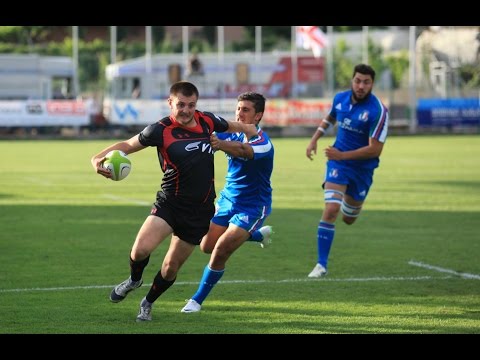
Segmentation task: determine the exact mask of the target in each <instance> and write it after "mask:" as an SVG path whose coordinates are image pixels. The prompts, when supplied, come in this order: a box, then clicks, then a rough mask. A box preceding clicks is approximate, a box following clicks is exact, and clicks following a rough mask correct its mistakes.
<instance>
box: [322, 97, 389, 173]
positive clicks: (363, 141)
mask: <svg viewBox="0 0 480 360" xmlns="http://www.w3.org/2000/svg"><path fill="white" fill-rule="evenodd" d="M351 98H352V90H348V91H344V92H341V93H338V94H337V95H335V97H334V99H333V104H332V109H331V110H330V116H331V117H333V118H334V119H336V120H337V124H338V131H337V138H336V140H335V143H334V144H333V146H334V147H335V148H337V149H338V150H340V151H349V150H356V149H358V148H361V147H364V146H367V145H368V141H369V138H374V139H376V140H378V141H380V142H382V143H384V142H385V140H386V138H387V131H388V110H387V108H386V107H385V105H383V104H382V102H381V101H380V100H379V99H378V98H377V97H376V96H375V95H374V94H370V95H369V96H368V97H367V98H366V99H365V100H364V101H361V102H358V103H356V104H352V101H351ZM329 162H333V163H336V161H334V160H329ZM379 162H380V160H379V158H378V157H376V158H372V159H365V160H343V161H341V163H342V164H343V165H352V166H355V167H359V168H363V169H375V168H376V167H378V164H379Z"/></svg>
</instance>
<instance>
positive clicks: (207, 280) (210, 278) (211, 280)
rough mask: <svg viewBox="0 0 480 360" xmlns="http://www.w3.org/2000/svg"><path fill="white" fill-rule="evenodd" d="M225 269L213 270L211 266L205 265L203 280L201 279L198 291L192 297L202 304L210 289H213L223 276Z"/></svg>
mask: <svg viewBox="0 0 480 360" xmlns="http://www.w3.org/2000/svg"><path fill="white" fill-rule="evenodd" d="M224 272H225V269H223V270H212V269H210V266H208V264H207V266H205V269H204V270H203V276H202V280H200V285H199V286H198V289H197V292H196V293H195V295H193V296H192V299H193V300H195V301H196V302H197V303H199V304H200V305H201V304H202V303H203V301H204V300H205V298H206V297H207V296H208V294H209V293H210V291H211V290H212V289H213V287H214V286H215V284H216V283H217V282H218V281H219V280H220V278H221V277H222V276H223V273H224Z"/></svg>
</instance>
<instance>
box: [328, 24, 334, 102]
mask: <svg viewBox="0 0 480 360" xmlns="http://www.w3.org/2000/svg"><path fill="white" fill-rule="evenodd" d="M327 37H328V47H327V81H328V96H329V97H332V96H333V92H334V87H335V85H334V78H333V71H334V69H333V50H334V42H333V26H327Z"/></svg>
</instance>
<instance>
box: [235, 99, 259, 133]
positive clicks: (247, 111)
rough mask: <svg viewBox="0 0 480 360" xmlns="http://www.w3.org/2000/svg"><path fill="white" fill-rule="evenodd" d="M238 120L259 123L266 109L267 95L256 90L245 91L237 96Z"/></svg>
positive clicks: (236, 115) (236, 113) (236, 112)
mask: <svg viewBox="0 0 480 360" xmlns="http://www.w3.org/2000/svg"><path fill="white" fill-rule="evenodd" d="M237 101H238V103H237V110H236V111H235V117H236V119H237V121H241V122H243V123H246V124H255V125H256V124H258V123H259V122H260V120H261V119H262V116H263V113H264V111H265V102H266V100H265V97H264V96H263V95H262V94H259V93H256V92H250V91H248V92H244V93H242V94H240V95H239V96H238V97H237Z"/></svg>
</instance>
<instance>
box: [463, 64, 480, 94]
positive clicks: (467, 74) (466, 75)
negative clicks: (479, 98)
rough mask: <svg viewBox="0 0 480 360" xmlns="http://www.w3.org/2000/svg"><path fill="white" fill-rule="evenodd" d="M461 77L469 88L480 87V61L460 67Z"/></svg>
mask: <svg viewBox="0 0 480 360" xmlns="http://www.w3.org/2000/svg"><path fill="white" fill-rule="evenodd" d="M458 72H459V75H460V78H461V79H462V81H463V83H465V84H466V85H467V87H469V88H478V87H480V62H474V63H470V64H468V63H467V64H462V65H461V66H460V67H459V69H458Z"/></svg>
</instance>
